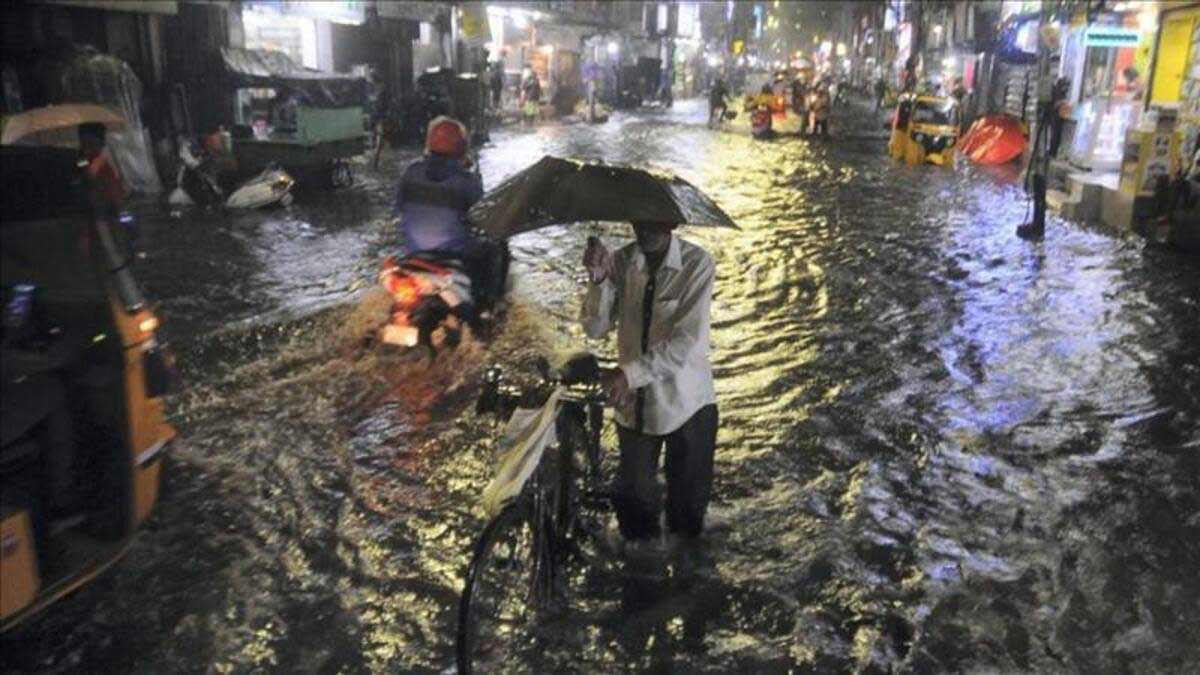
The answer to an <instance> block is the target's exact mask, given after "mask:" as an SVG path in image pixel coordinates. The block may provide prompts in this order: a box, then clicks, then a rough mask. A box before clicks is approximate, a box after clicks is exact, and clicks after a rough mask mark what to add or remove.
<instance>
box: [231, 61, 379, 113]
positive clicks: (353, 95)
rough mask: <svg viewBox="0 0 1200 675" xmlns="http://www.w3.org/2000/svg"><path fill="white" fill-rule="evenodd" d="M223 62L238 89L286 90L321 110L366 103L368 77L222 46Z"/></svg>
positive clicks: (233, 84)
mask: <svg viewBox="0 0 1200 675" xmlns="http://www.w3.org/2000/svg"><path fill="white" fill-rule="evenodd" d="M220 60H221V67H222V69H223V71H224V75H225V79H226V81H227V82H228V83H229V84H230V85H231V86H232V87H233V88H235V89H244V88H262V89H280V88H284V87H286V88H288V89H292V90H293V91H297V92H299V93H301V94H303V95H304V96H305V97H307V98H308V102H309V104H311V105H313V106H314V107H318V108H347V107H351V106H357V105H362V104H363V103H364V102H365V101H366V94H367V80H366V78H364V77H362V76H359V75H354V74H352V73H331V72H327V71H323V70H314V69H312V68H305V67H303V66H300V65H298V64H297V63H296V62H295V61H293V60H292V58H291V57H290V56H288V55H287V54H285V53H284V52H278V51H272V50H268V49H241V48H236V47H222V48H221V59H220Z"/></svg>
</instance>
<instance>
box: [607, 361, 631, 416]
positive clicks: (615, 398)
mask: <svg viewBox="0 0 1200 675" xmlns="http://www.w3.org/2000/svg"><path fill="white" fill-rule="evenodd" d="M600 386H601V387H602V388H603V389H604V396H605V398H606V399H608V404H609V405H611V406H614V407H624V406H626V405H628V404H629V403H631V402H632V401H633V395H634V394H633V390H632V389H630V388H629V380H627V379H625V372H624V371H623V370H621V369H620V368H606V369H604V370H602V371H601V372H600Z"/></svg>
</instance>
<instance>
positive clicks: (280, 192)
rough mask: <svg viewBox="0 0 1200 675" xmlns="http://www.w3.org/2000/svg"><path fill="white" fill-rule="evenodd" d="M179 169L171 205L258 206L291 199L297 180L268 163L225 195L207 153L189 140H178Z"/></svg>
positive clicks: (246, 207)
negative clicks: (200, 150)
mask: <svg viewBox="0 0 1200 675" xmlns="http://www.w3.org/2000/svg"><path fill="white" fill-rule="evenodd" d="M179 160H180V165H179V172H178V173H177V174H176V177H175V189H174V190H172V191H171V194H170V196H169V197H168V198H167V202H168V203H169V204H171V205H173V206H192V205H196V204H199V205H201V206H219V205H224V206H225V207H226V208H231V209H257V208H261V207H264V206H272V205H274V204H282V205H283V206H287V205H289V204H291V203H292V199H293V197H292V193H291V192H292V187H293V186H294V185H295V183H296V181H295V180H293V179H292V177H291V176H290V175H288V173H287V172H286V171H284V170H283V169H280V168H279V167H276V166H269V167H267V168H266V169H265V170H263V172H262V173H260V174H258V175H257V176H255V177H254V178H251V179H250V180H248V181H246V182H245V183H243V184H242V185H241V186H240V187H238V189H237V190H234V192H233V193H232V194H230V195H229V197H228V198H226V197H225V193H224V191H223V190H221V186H220V185H219V184H218V183H217V179H216V178H215V177H214V176H213V171H212V169H211V163H210V162H209V160H208V158H207V156H206V155H204V154H203V153H200V152H196V151H194V150H193V149H192V147H191V143H189V142H186V141H181V142H180V144H179Z"/></svg>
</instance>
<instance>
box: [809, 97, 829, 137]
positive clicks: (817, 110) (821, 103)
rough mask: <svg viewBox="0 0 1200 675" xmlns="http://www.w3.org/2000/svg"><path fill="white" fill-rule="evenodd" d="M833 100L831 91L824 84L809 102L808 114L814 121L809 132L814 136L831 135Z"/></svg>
mask: <svg viewBox="0 0 1200 675" xmlns="http://www.w3.org/2000/svg"><path fill="white" fill-rule="evenodd" d="M830 103H831V100H830V97H829V89H828V88H826V86H825V85H824V84H821V85H818V86H817V88H816V90H815V91H813V94H812V96H810V97H809V101H808V114H809V117H810V118H811V119H812V122H811V123H810V125H809V132H810V133H812V135H814V136H828V135H829V106H830Z"/></svg>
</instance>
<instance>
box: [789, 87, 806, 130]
mask: <svg viewBox="0 0 1200 675" xmlns="http://www.w3.org/2000/svg"><path fill="white" fill-rule="evenodd" d="M792 112H794V113H796V116H797V117H799V118H800V133H802V134H803V133H806V132H807V129H806V127H807V126H808V83H807V82H805V80H804V78H803V77H802V76H797V77H796V79H794V80H792Z"/></svg>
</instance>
